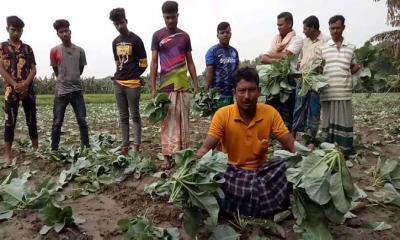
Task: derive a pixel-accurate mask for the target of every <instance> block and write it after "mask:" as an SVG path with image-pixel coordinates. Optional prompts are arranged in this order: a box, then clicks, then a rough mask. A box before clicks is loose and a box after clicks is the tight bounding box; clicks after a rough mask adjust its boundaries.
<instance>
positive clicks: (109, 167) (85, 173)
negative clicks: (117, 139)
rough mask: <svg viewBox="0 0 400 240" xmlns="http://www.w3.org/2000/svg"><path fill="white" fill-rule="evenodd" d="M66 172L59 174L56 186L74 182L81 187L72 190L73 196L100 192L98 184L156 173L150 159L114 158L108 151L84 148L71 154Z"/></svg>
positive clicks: (119, 156) (136, 157)
mask: <svg viewBox="0 0 400 240" xmlns="http://www.w3.org/2000/svg"><path fill="white" fill-rule="evenodd" d="M67 161H69V162H71V166H70V168H69V169H68V170H63V171H62V172H61V173H60V176H59V179H58V184H59V185H60V186H65V185H66V184H67V183H68V182H70V181H74V182H76V183H78V184H79V185H80V188H77V189H75V190H74V191H73V196H74V197H79V196H81V195H82V196H85V195H88V194H89V193H93V192H97V191H98V190H100V186H101V185H109V184H112V183H115V182H121V181H123V180H125V179H126V178H127V177H128V176H130V175H134V176H135V177H136V178H140V177H141V175H142V174H145V173H153V172H155V171H156V170H157V167H156V165H155V163H154V162H153V161H152V160H151V158H150V157H146V156H144V157H141V156H139V155H137V154H134V155H128V156H123V155H116V154H114V153H113V152H111V151H110V150H109V149H104V148H101V149H86V150H84V151H82V152H79V153H78V154H74V155H73V158H72V159H68V160H67Z"/></svg>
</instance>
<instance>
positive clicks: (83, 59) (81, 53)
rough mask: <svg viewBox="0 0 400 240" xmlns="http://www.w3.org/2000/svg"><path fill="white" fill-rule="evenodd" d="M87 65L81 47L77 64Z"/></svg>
mask: <svg viewBox="0 0 400 240" xmlns="http://www.w3.org/2000/svg"><path fill="white" fill-rule="evenodd" d="M86 65H87V62H86V54H85V50H83V49H82V48H81V51H80V55H79V66H81V67H82V66H86Z"/></svg>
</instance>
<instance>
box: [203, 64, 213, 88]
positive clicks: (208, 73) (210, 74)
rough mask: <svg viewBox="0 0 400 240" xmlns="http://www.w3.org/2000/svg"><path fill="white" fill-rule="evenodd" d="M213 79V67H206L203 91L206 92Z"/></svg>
mask: <svg viewBox="0 0 400 240" xmlns="http://www.w3.org/2000/svg"><path fill="white" fill-rule="evenodd" d="M213 78H214V66H212V65H210V66H207V71H206V85H205V87H204V90H205V91H206V92H207V91H208V89H209V88H210V86H211V84H212V81H213Z"/></svg>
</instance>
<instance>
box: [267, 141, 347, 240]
mask: <svg viewBox="0 0 400 240" xmlns="http://www.w3.org/2000/svg"><path fill="white" fill-rule="evenodd" d="M321 148H322V149H319V150H315V151H313V152H312V153H310V154H308V155H306V156H300V155H293V154H290V153H288V154H287V155H286V156H291V158H290V160H289V167H288V169H287V173H286V175H287V179H288V181H289V182H291V183H292V184H293V195H292V197H291V205H292V213H293V215H294V217H295V218H296V224H295V225H294V231H295V232H296V234H297V235H298V239H332V236H331V234H330V231H329V228H328V222H333V223H338V224H339V223H343V222H344V219H345V215H346V214H347V213H348V212H349V210H350V207H351V202H352V198H353V197H354V195H355V188H354V185H353V183H352V179H351V175H350V172H349V170H348V168H347V167H346V163H345V160H344V157H343V154H342V153H341V152H340V151H339V150H336V149H335V148H334V145H328V144H325V143H323V144H321ZM275 154H276V155H279V154H282V151H276V153H275Z"/></svg>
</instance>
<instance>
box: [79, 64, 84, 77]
mask: <svg viewBox="0 0 400 240" xmlns="http://www.w3.org/2000/svg"><path fill="white" fill-rule="evenodd" d="M84 68H85V66H79V75H82V73H83V69H84Z"/></svg>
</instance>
